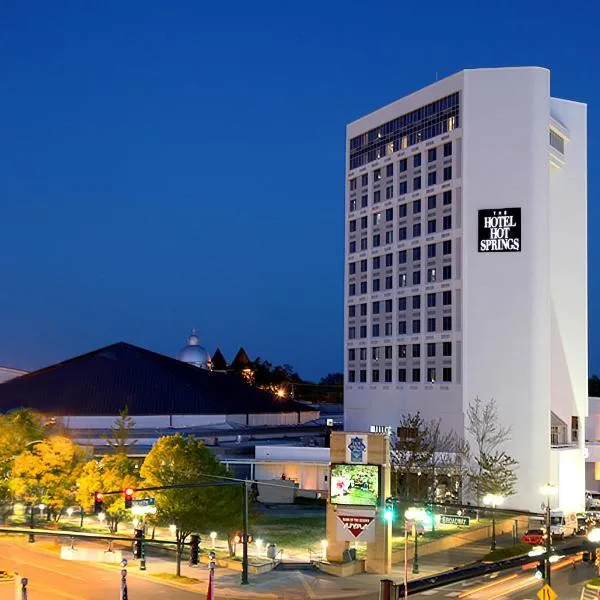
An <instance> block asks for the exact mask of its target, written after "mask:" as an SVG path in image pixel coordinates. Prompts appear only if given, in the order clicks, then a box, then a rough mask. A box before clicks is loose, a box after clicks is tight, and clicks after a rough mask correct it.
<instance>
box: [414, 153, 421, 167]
mask: <svg viewBox="0 0 600 600" xmlns="http://www.w3.org/2000/svg"><path fill="white" fill-rule="evenodd" d="M420 166H421V154H415V155H414V156H413V167H420Z"/></svg>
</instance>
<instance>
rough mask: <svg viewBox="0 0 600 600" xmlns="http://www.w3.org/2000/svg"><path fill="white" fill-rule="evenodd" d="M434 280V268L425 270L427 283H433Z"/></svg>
mask: <svg viewBox="0 0 600 600" xmlns="http://www.w3.org/2000/svg"><path fill="white" fill-rule="evenodd" d="M435 278H436V271H435V267H432V268H429V269H427V283H433V282H434V281H435Z"/></svg>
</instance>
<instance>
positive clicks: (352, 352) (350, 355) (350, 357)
mask: <svg viewBox="0 0 600 600" xmlns="http://www.w3.org/2000/svg"><path fill="white" fill-rule="evenodd" d="M348 360H356V350H355V349H354V348H350V349H349V350H348Z"/></svg>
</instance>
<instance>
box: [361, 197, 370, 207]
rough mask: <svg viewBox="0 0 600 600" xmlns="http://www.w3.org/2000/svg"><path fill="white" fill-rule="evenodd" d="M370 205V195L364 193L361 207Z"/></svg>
mask: <svg viewBox="0 0 600 600" xmlns="http://www.w3.org/2000/svg"><path fill="white" fill-rule="evenodd" d="M368 205H369V196H367V195H366V194H363V195H362V196H361V197H360V207H361V208H366V207H367V206H368Z"/></svg>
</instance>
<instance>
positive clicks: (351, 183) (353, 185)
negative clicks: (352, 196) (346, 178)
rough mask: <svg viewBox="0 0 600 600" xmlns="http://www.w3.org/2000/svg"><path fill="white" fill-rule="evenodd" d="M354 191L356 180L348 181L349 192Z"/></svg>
mask: <svg viewBox="0 0 600 600" xmlns="http://www.w3.org/2000/svg"><path fill="white" fill-rule="evenodd" d="M355 189H356V179H351V180H350V190H351V191H352V190H355Z"/></svg>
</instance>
